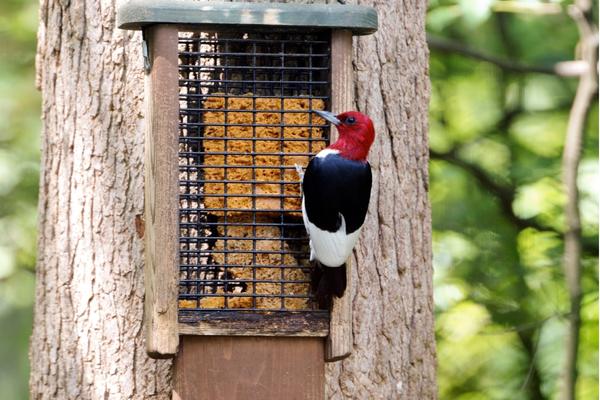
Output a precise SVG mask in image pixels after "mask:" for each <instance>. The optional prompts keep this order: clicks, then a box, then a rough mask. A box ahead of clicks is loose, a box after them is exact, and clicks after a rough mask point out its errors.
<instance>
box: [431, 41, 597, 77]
mask: <svg viewBox="0 0 600 400" xmlns="http://www.w3.org/2000/svg"><path fill="white" fill-rule="evenodd" d="M427 43H428V44H429V47H430V48H431V49H434V50H438V51H441V52H444V53H454V54H458V55H461V56H465V57H470V58H474V59H476V60H480V61H485V62H488V63H491V64H494V65H496V66H498V67H500V68H502V69H505V70H507V71H511V72H517V73H540V74H548V75H557V76H562V77H577V76H580V75H581V74H582V73H584V72H585V70H586V68H587V64H586V63H583V62H581V61H562V62H558V63H556V64H554V65H552V66H541V65H527V64H521V63H517V62H513V61H510V60H505V59H502V58H499V57H496V56H494V55H490V54H485V53H483V52H480V51H478V50H475V49H472V48H470V47H468V46H466V45H464V44H462V43H459V42H457V41H454V40H448V39H444V38H441V37H438V36H434V35H430V34H427Z"/></svg>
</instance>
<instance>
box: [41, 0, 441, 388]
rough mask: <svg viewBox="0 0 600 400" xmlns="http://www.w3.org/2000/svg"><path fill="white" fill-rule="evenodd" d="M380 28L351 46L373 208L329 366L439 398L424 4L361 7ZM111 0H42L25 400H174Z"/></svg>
mask: <svg viewBox="0 0 600 400" xmlns="http://www.w3.org/2000/svg"><path fill="white" fill-rule="evenodd" d="M365 4H368V5H374V6H375V7H377V8H378V9H379V20H380V30H379V32H378V33H377V34H376V35H374V36H370V37H364V38H358V39H356V41H355V48H354V51H355V54H354V57H355V58H354V59H355V82H356V99H357V108H358V109H359V110H361V111H363V112H366V113H367V114H369V115H370V116H371V117H372V118H373V120H374V122H375V125H376V129H377V139H376V143H375V145H374V147H373V149H372V151H371V155H370V161H371V165H372V167H373V171H374V185H373V186H374V188H373V193H372V200H371V207H370V210H369V215H368V218H367V222H366V225H365V227H364V230H363V234H362V239H361V242H360V244H359V246H358V247H357V250H356V253H355V260H353V264H352V265H353V266H355V268H354V272H353V273H354V274H355V275H354V279H355V282H357V284H356V286H355V289H354V293H353V299H354V325H353V328H354V351H353V354H352V355H351V356H350V357H349V358H348V359H346V360H344V361H343V362H338V363H332V364H328V366H327V373H326V379H327V392H328V395H327V397H328V398H331V399H340V398H353V399H398V398H402V399H433V398H435V397H436V384H435V345H434V336H433V298H432V291H433V289H432V269H431V246H430V237H431V227H430V225H431V224H430V213H429V205H428V200H427V185H428V175H427V161H428V153H427V104H428V99H429V83H428V70H427V68H428V53H427V47H426V43H425V25H424V24H425V11H426V4H425V2H421V1H417V0H412V1H408V0H406V1H400V0H396V1H388V2H377V3H374V2H367V3H365ZM114 6H115V5H114V1H110V0H106V1H102V0H87V1H85V2H83V1H75V0H73V1H69V0H42V4H41V9H40V31H39V54H38V73H39V77H38V84H39V86H40V87H41V89H42V91H43V119H44V121H43V125H44V129H43V133H42V135H43V138H42V143H43V149H42V150H43V160H42V176H41V183H40V205H39V213H40V217H39V235H40V239H39V246H38V247H39V260H38V268H37V300H36V307H35V321H34V333H33V337H32V340H31V361H32V372H31V381H30V383H31V397H32V398H33V399H74V398H81V399H100V398H102V399H145V398H164V399H167V398H170V394H171V363H170V362H169V361H154V360H151V359H149V358H148V357H147V356H146V353H145V350H144V343H143V337H144V335H143V332H142V323H141V318H142V310H143V306H142V303H143V294H144V289H143V273H142V263H143V258H142V243H141V240H140V239H139V238H138V237H137V235H136V231H135V216H136V215H138V214H141V213H142V207H143V198H142V197H143V190H142V187H143V137H144V136H143V119H142V114H141V110H142V102H143V99H142V94H143V72H142V66H141V55H140V50H141V46H140V35H139V33H136V34H131V33H126V32H123V31H120V30H118V29H116V28H115V26H114V17H115V14H114V12H115V9H114Z"/></svg>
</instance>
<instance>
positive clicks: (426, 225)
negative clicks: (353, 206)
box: [327, 0, 437, 399]
mask: <svg viewBox="0 0 600 400" xmlns="http://www.w3.org/2000/svg"><path fill="white" fill-rule="evenodd" d="M360 3H361V4H365V5H372V6H374V7H376V8H377V9H378V14H379V31H378V32H377V33H376V34H375V35H372V36H366V37H360V38H358V39H355V40H356V41H355V46H354V51H355V54H354V60H355V83H356V102H357V108H358V110H360V111H362V112H365V113H366V114H368V115H369V116H371V118H372V119H373V121H374V123H375V128H376V133H377V138H376V139H375V144H374V146H373V148H372V150H371V153H370V155H369V161H370V162H371V166H372V167H373V172H374V181H373V192H372V195H371V205H370V208H369V214H368V216H367V220H366V223H365V226H364V228H363V232H362V234H361V239H360V242H359V245H358V246H357V249H356V251H355V260H354V261H353V263H352V265H353V266H355V268H354V273H355V274H356V275H355V277H354V281H355V282H356V285H355V288H354V293H353V296H354V299H353V303H354V305H353V307H354V326H353V328H354V351H353V353H352V355H351V356H350V357H349V358H348V359H346V360H344V361H343V362H341V363H333V364H329V365H328V368H327V392H328V396H327V397H328V398H331V399H341V398H352V399H433V398H435V397H436V392H437V388H436V383H435V341H434V334H433V323H434V320H433V287H432V267H431V221H430V211H429V203H428V197H427V190H428V179H429V178H428V169H427V163H428V142H427V105H428V101H429V79H428V50H427V45H426V41H425V40H426V39H425V12H426V2H424V1H417V0H413V1H409V0H404V1H398V0H397V1H385V2H378V1H366V2H360Z"/></svg>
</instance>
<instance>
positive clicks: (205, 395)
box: [173, 336, 325, 400]
mask: <svg viewBox="0 0 600 400" xmlns="http://www.w3.org/2000/svg"><path fill="white" fill-rule="evenodd" d="M323 357H324V354H323V341H322V339H320V338H281V337H269V338H267V337H224V336H216V337H215V336H213V337H211V336H204V337H203V336H184V337H182V351H181V352H180V354H179V355H178V356H177V359H176V365H175V389H174V391H173V399H178V400H281V399H293V400H322V399H324V396H325V394H324V392H325V368H324V362H323Z"/></svg>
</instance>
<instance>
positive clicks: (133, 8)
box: [117, 0, 377, 35]
mask: <svg viewBox="0 0 600 400" xmlns="http://www.w3.org/2000/svg"><path fill="white" fill-rule="evenodd" d="M151 24H177V25H182V26H186V25H198V26H202V27H217V26H221V27H223V26H227V27H229V28H230V29H231V28H232V27H236V26H252V27H267V26H273V27H280V28H331V29H349V30H351V31H352V32H353V33H354V34H355V35H368V34H371V33H373V32H375V31H376V30H377V12H376V11H375V9H373V8H371V7H364V6H354V5H341V4H290V3H286V4H282V3H220V2H219V3H218V2H205V1H198V0H129V1H127V2H125V3H124V4H121V6H120V7H119V9H118V11H117V25H118V27H119V28H122V29H142V28H143V27H144V26H146V25H151Z"/></svg>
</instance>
